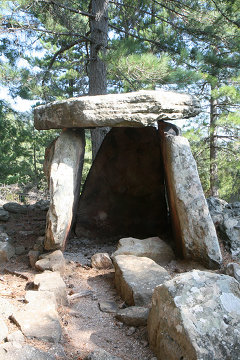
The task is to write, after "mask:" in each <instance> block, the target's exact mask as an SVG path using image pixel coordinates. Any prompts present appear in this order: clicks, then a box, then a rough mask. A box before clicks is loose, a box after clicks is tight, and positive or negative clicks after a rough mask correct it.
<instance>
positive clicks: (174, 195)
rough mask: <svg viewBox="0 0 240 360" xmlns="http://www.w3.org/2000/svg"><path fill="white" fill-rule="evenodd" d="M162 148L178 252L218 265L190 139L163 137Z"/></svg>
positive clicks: (213, 232) (219, 259)
mask: <svg viewBox="0 0 240 360" xmlns="http://www.w3.org/2000/svg"><path fill="white" fill-rule="evenodd" d="M162 149H163V159H164V167H165V174H166V183H167V190H168V200H169V208H170V213H171V220H172V225H173V233H174V236H175V243H176V246H177V249H178V253H179V255H181V256H183V257H184V258H186V259H192V260H196V261H198V262H200V263H202V264H204V265H205V266H207V267H208V268H217V267H219V266H220V265H221V262H222V256H221V252H220V248H219V243H218V238H217V234H216V230H215V227H214V224H213V222H212V219H211V216H210V213H209V210H208V206H207V202H206V199H205V196H204V193H203V189H202V185H201V182H200V179H199V176H198V171H197V165H196V162H195V160H194V158H193V155H192V153H191V149H190V146H189V142H188V140H187V139H186V138H184V137H182V136H173V135H167V136H163V137H162Z"/></svg>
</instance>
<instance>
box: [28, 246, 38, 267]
mask: <svg viewBox="0 0 240 360" xmlns="http://www.w3.org/2000/svg"><path fill="white" fill-rule="evenodd" d="M39 255H40V252H39V251H37V250H30V251H29V253H28V259H29V263H30V265H31V267H32V268H33V269H34V268H35V264H36V262H37V261H38V258H39Z"/></svg>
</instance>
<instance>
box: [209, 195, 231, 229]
mask: <svg viewBox="0 0 240 360" xmlns="http://www.w3.org/2000/svg"><path fill="white" fill-rule="evenodd" d="M207 204H208V209H209V212H210V215H211V218H212V221H213V223H214V225H215V226H216V227H217V226H218V225H220V224H222V222H223V210H224V209H225V208H226V207H227V206H228V203H227V202H226V201H225V200H222V199H219V198H216V197H214V196H210V197H209V198H207Z"/></svg>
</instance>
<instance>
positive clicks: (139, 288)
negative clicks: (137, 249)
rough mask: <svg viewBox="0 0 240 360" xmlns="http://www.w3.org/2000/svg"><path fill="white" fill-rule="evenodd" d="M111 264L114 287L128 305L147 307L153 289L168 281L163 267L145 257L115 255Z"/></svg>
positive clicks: (168, 277)
mask: <svg viewBox="0 0 240 360" xmlns="http://www.w3.org/2000/svg"><path fill="white" fill-rule="evenodd" d="M113 263H114V267H115V286H116V288H117V291H118V292H119V293H120V295H121V297H122V298H123V299H124V301H125V302H126V303H127V304H128V305H136V306H148V305H149V304H150V302H151V299H152V294H153V290H154V289H155V287H156V286H158V285H160V284H162V283H163V282H164V281H167V280H169V279H170V276H169V275H168V272H167V271H166V270H165V269H164V268H163V267H161V266H160V265H158V264H156V263H155V262H154V261H153V260H151V259H149V258H146V257H137V256H134V255H117V256H115V257H114V258H113Z"/></svg>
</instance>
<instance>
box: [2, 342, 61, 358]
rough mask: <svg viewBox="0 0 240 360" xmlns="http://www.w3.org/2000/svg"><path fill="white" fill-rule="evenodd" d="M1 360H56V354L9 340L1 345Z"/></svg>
mask: <svg viewBox="0 0 240 360" xmlns="http://www.w3.org/2000/svg"><path fill="white" fill-rule="evenodd" d="M0 359H1V360H56V358H55V356H53V355H51V354H49V353H47V352H44V351H41V350H38V349H36V348H34V347H33V346H29V345H22V344H20V343H16V342H13V343H12V342H7V343H5V344H2V345H0Z"/></svg>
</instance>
